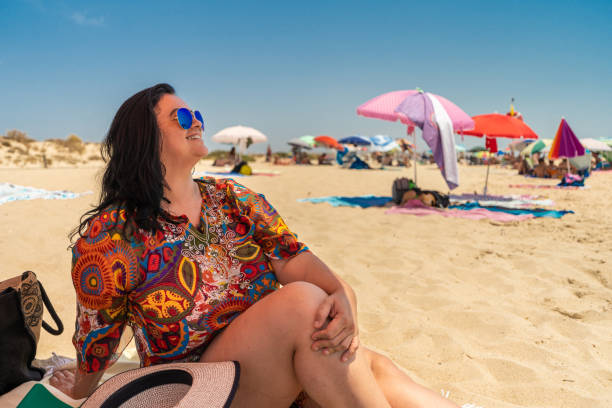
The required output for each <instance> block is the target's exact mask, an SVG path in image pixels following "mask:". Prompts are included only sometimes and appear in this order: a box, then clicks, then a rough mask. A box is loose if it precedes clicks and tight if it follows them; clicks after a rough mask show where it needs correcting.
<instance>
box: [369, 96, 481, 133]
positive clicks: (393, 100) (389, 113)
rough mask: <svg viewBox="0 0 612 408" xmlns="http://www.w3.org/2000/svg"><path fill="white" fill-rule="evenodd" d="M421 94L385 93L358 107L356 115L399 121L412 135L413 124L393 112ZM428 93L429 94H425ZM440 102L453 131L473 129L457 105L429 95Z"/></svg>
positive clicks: (472, 125) (469, 118) (401, 115)
mask: <svg viewBox="0 0 612 408" xmlns="http://www.w3.org/2000/svg"><path fill="white" fill-rule="evenodd" d="M419 92H422V91H421V90H420V89H414V90H406V91H393V92H387V93H386V94H382V95H379V96H377V97H375V98H372V99H370V100H369V101H367V102H366V103H364V104H362V105H360V106H359V107H358V108H357V114H358V115H361V116H365V117H368V118H375V119H383V120H388V121H391V122H396V121H398V120H399V121H400V122H402V123H403V124H405V125H407V126H408V129H407V133H408V134H412V133H413V132H414V128H415V124H414V123H413V122H412V121H411V120H410V119H408V117H406V116H405V115H403V114H402V113H400V112H396V111H395V110H396V109H397V108H398V107H399V106H400V105H401V104H402V102H404V100H405V99H406V98H407V97H409V96H411V95H415V94H418V93H419ZM427 93H429V92H427ZM431 95H434V96H435V97H436V99H438V101H440V103H441V104H442V106H443V107H444V110H446V113H447V114H448V116H449V117H450V119H451V121H452V122H453V130H454V131H455V133H456V132H459V131H460V130H468V129H472V128H473V127H474V121H473V120H472V118H471V117H470V115H468V114H467V113H465V112H464V111H463V110H461V108H459V107H458V106H457V105H455V104H454V103H452V102H451V101H449V100H448V99H446V98H444V97H442V96H439V95H435V94H431Z"/></svg>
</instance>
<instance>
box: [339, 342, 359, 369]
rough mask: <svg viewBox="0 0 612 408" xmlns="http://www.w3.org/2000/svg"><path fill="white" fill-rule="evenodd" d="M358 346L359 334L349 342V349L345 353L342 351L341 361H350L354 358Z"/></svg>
mask: <svg viewBox="0 0 612 408" xmlns="http://www.w3.org/2000/svg"><path fill="white" fill-rule="evenodd" d="M358 348H359V336H354V337H353V338H352V339H351V343H350V344H349V346H348V349H347V350H346V351H345V352H344V353H342V356H341V357H340V361H342V362H343V363H344V362H346V361H348V360H349V359H351V358H353V356H354V355H355V353H356V352H357V349H358Z"/></svg>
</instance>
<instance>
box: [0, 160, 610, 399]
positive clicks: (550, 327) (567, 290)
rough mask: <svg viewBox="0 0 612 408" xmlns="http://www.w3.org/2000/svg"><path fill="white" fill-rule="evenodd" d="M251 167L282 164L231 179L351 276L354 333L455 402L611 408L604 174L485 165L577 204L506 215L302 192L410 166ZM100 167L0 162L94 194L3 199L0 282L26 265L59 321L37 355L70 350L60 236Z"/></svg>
mask: <svg viewBox="0 0 612 408" xmlns="http://www.w3.org/2000/svg"><path fill="white" fill-rule="evenodd" d="M39 167H40V166H39ZM253 168H254V169H255V170H256V171H260V172H279V173H280V174H279V175H278V176H275V177H267V176H251V177H242V178H240V180H239V181H240V182H241V183H243V184H245V185H246V186H248V187H250V188H252V189H253V190H255V191H257V192H260V193H263V194H265V195H266V197H267V198H268V200H269V201H270V202H271V203H272V204H273V205H274V206H275V207H276V209H277V210H278V211H279V213H280V214H281V215H282V216H283V218H284V219H285V221H286V222H287V224H288V225H289V227H290V228H291V229H292V230H293V231H295V232H296V233H297V234H298V236H299V238H300V239H301V240H302V241H303V242H305V243H306V244H307V245H309V247H310V248H311V249H312V251H314V252H315V253H316V254H317V255H318V256H319V257H320V258H322V259H323V260H324V261H325V262H327V263H328V264H329V265H330V267H331V268H332V269H333V270H334V271H336V272H337V273H338V274H340V275H341V276H342V277H343V278H344V279H345V280H347V281H348V282H349V283H350V284H351V285H352V286H353V288H354V290H355V292H356V293H357V296H358V301H359V305H358V308H359V322H360V327H361V339H362V344H364V345H367V346H370V347H372V348H374V349H376V350H378V351H381V352H383V353H385V354H387V355H389V356H390V357H392V358H393V359H394V360H395V361H396V362H397V363H398V364H400V365H401V366H402V367H403V368H404V369H405V370H407V372H409V373H410V375H411V376H412V377H413V378H414V379H416V380H417V381H419V382H421V383H423V384H425V385H427V386H429V387H431V388H432V389H434V390H436V391H439V390H445V391H450V398H451V399H453V400H454V401H456V402H458V403H460V404H463V403H466V402H473V403H476V404H478V405H481V406H484V407H487V408H492V407H503V408H506V407H507V408H509V407H541V408H544V407H593V408H596V407H600V408H604V407H610V406H612V342H611V341H610V339H612V268H611V264H612V247H610V244H609V236H610V235H609V234H610V232H609V231H610V230H612V217H610V215H611V213H610V202H612V190H611V189H610V184H611V182H612V172H602V173H595V174H593V175H592V176H591V177H590V178H589V179H588V181H587V183H586V184H587V185H588V188H586V189H583V190H570V191H567V190H544V189H543V190H527V189H517V188H510V187H509V184H521V183H527V182H530V183H539V184H549V185H550V184H553V183H554V181H551V180H538V179H525V178H524V177H522V176H519V175H517V174H516V171H515V170H510V169H504V168H501V167H493V168H492V169H491V175H490V179H489V192H490V193H492V194H538V195H541V196H543V197H545V198H548V199H552V200H553V201H554V202H555V206H554V208H556V209H567V210H573V211H575V214H569V215H566V216H565V217H563V218H561V219H550V218H540V219H533V220H527V221H521V222H513V223H506V224H502V223H497V222H491V221H488V220H480V221H474V220H467V219H456V218H444V217H440V216H426V217H417V216H412V215H399V214H392V215H391V214H385V213H384V209H382V208H369V209H359V208H348V207H332V206H330V205H328V204H325V203H323V204H312V203H302V202H298V201H297V200H298V199H300V198H307V197H321V196H328V195H347V196H353V195H364V194H374V195H390V189H391V183H392V182H393V180H394V179H395V178H396V177H401V176H406V177H412V175H413V171H412V169H404V170H401V171H390V170H389V171H381V170H365V171H355V170H345V169H340V168H338V167H336V166H333V167H332V166H273V165H269V164H266V163H256V164H254V165H253ZM205 170H208V171H213V170H214V168H213V167H212V166H211V162H210V160H203V161H202V162H201V164H199V165H198V167H197V171H205ZM217 170H218V169H217ZM418 170H419V173H418V182H419V185H420V186H423V187H426V188H429V189H437V190H440V191H446V188H445V184H444V181H443V179H442V178H441V177H440V174H439V171H438V170H437V169H436V168H435V167H434V166H433V165H423V166H419V169H418ZM485 172H486V168H485V167H483V166H460V178H461V184H460V187H459V188H458V189H457V190H456V191H457V192H458V193H472V192H474V191H476V190H477V191H480V192H481V191H482V187H483V184H484V178H485ZM100 174H101V165H100V162H99V161H92V162H91V163H90V164H84V165H81V166H80V167H78V168H77V167H61V166H57V167H55V168H49V169H40V168H2V169H0V182H9V183H14V184H19V185H25V186H31V187H37V188H44V189H49V190H70V191H73V192H85V191H93V194H89V195H84V196H82V197H79V198H77V199H73V200H31V201H17V202H10V203H7V204H4V205H1V206H0V225H2V226H3V228H1V229H0V245H2V248H3V253H4V259H3V262H2V267H1V268H0V279H6V278H9V277H11V276H14V275H17V274H19V273H21V272H22V271H24V270H33V271H35V272H36V273H37V275H38V277H39V279H40V280H41V281H42V282H43V284H44V286H45V288H46V290H47V293H48V294H49V296H50V298H51V300H52V302H53V304H54V305H55V308H56V310H57V312H58V313H59V315H60V316H61V318H62V319H63V321H64V324H65V326H66V330H65V332H64V334H63V335H61V336H59V337H53V336H51V335H49V334H47V333H45V332H43V334H42V337H41V339H40V344H39V348H38V354H37V357H38V358H46V357H48V356H50V354H51V353H52V352H55V353H57V354H61V355H66V356H70V357H73V356H74V349H73V347H72V343H71V336H72V330H73V327H74V326H73V324H74V318H75V293H74V290H73V287H72V282H71V279H70V262H71V255H70V252H69V250H68V245H69V240H68V235H69V233H70V231H71V230H72V229H73V228H74V226H76V224H77V222H78V220H79V217H80V215H81V214H83V213H84V212H85V211H86V210H87V209H89V208H90V206H91V205H92V204H94V203H95V202H96V200H97V198H98V194H99V177H100ZM46 316H48V314H47V315H46Z"/></svg>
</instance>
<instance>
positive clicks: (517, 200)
mask: <svg viewBox="0 0 612 408" xmlns="http://www.w3.org/2000/svg"><path fill="white" fill-rule="evenodd" d="M537 198H538V196H532V195H512V196H489V195H486V196H485V195H480V194H462V195H451V196H450V199H451V202H452V204H465V203H469V202H477V203H479V204H480V205H483V206H502V207H507V208H538V207H550V206H552V205H554V204H555V203H554V201H553V200H549V199H546V200H538V199H537Z"/></svg>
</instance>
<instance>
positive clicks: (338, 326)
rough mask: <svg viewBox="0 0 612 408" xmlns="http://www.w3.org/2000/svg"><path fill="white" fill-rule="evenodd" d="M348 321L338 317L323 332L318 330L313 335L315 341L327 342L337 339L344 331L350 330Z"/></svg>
mask: <svg viewBox="0 0 612 408" xmlns="http://www.w3.org/2000/svg"><path fill="white" fill-rule="evenodd" d="M347 323H348V322H347V319H346V318H344V317H343V316H339V315H338V316H336V317H334V318H333V319H332V321H331V322H329V324H328V325H327V326H326V327H325V328H324V329H322V330H318V331H316V332H314V333H313V334H312V339H313V340H326V339H333V338H334V337H337V336H338V335H339V334H340V333H341V332H342V331H343V330H347V329H349V330H350V328H348V327H347Z"/></svg>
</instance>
